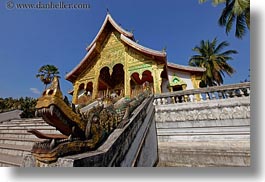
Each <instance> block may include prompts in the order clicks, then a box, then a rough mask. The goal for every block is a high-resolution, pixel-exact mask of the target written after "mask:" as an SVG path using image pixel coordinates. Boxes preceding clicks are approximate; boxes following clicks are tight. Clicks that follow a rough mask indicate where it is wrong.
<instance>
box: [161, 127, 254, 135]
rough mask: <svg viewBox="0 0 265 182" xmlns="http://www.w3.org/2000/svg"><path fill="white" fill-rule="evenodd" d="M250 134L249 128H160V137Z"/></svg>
mask: <svg viewBox="0 0 265 182" xmlns="http://www.w3.org/2000/svg"><path fill="white" fill-rule="evenodd" d="M241 132H243V133H246V132H249V133H250V127H249V126H240V127H239V126H232V127H230V126H228V127H198V128H159V129H157V134H158V135H181V134H184V135H188V134H194V135H196V134H198V135H201V134H219V133H220V134H225V133H227V134H230V133H235V134H236V133H241Z"/></svg>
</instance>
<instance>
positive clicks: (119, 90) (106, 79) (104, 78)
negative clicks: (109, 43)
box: [98, 64, 124, 98]
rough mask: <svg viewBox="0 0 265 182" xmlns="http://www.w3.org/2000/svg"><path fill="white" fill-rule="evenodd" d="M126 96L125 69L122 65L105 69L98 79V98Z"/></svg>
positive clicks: (101, 71)
mask: <svg viewBox="0 0 265 182" xmlns="http://www.w3.org/2000/svg"><path fill="white" fill-rule="evenodd" d="M123 96H124V69H123V65H122V64H116V65H114V67H113V68H112V70H110V69H109V67H103V68H102V69H101V70H100V75H99V78H98V98H106V97H123Z"/></svg>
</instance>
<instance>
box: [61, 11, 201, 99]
mask: <svg viewBox="0 0 265 182" xmlns="http://www.w3.org/2000/svg"><path fill="white" fill-rule="evenodd" d="M86 50H87V54H86V55H85V57H84V58H83V59H82V60H81V62H80V63H79V64H78V65H77V66H76V67H75V68H74V69H73V70H72V71H71V72H69V73H68V74H67V75H66V79H67V80H69V81H70V82H72V83H73V87H74V88H73V90H72V92H71V94H72V95H73V103H74V104H88V103H89V102H91V101H93V100H95V99H97V98H104V97H110V96H117V97H127V98H131V97H134V96H136V95H138V94H139V93H141V92H143V91H144V90H146V89H149V90H150V91H151V92H152V93H153V94H160V93H163V92H171V91H177V90H185V89H192V88H198V85H199V82H200V78H201V75H202V73H203V72H204V71H205V70H204V69H202V68H194V67H190V66H182V65H177V64H173V63H168V61H167V54H166V52H165V51H156V50H152V49H150V48H146V47H144V46H142V45H140V44H138V43H137V42H136V41H135V39H134V35H133V34H132V33H131V32H128V31H126V30H124V29H123V28H121V27H120V26H119V25H118V24H117V23H116V22H115V21H114V20H113V18H112V17H111V15H110V14H107V16H106V18H105V21H104V22H103V25H102V26H101V28H100V30H99V32H98V34H97V35H96V37H95V39H94V40H93V41H92V43H91V44H90V45H89V46H88V47H87V49H86Z"/></svg>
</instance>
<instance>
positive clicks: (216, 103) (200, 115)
mask: <svg viewBox="0 0 265 182" xmlns="http://www.w3.org/2000/svg"><path fill="white" fill-rule="evenodd" d="M240 86H242V85H240ZM248 86H249V85H248ZM220 88H222V87H220ZM227 88H228V87H227ZM229 88H230V87H229ZM231 88H233V87H231ZM236 88H238V87H236ZM196 91H197V92H196V94H197V93H199V94H201V93H200V92H199V89H197V90H196ZM191 93H192V90H191V91H189V95H190V94H191ZM237 93H239V92H238V91H237ZM231 95H234V96H235V95H236V94H231ZM172 96H173V94H171V95H170V97H172ZM180 96H181V93H180V92H178V95H177V96H175V98H178V97H180ZM158 98H159V96H157V97H156V99H158ZM159 99H160V100H161V101H162V100H164V101H165V100H166V98H165V97H163V98H161V97H160V98H159ZM161 103H162V104H160V105H156V106H155V111H156V112H155V120H156V126H157V136H158V149H159V164H158V166H186V167H191V166H196V167H202V166H250V97H249V94H246V96H245V95H238V97H236V96H235V97H225V98H223V97H220V98H219V99H216V98H213V97H212V99H211V100H210V99H208V100H207V99H205V100H203V101H200V102H199V101H197V102H189V101H188V99H185V97H184V96H183V98H182V99H181V102H178V103H171V104H170V103H166V102H161ZM163 103H164V104H163Z"/></svg>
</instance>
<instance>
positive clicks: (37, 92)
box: [30, 88, 40, 95]
mask: <svg viewBox="0 0 265 182" xmlns="http://www.w3.org/2000/svg"><path fill="white" fill-rule="evenodd" d="M30 91H31V92H32V93H34V94H38V95H40V91H39V89H37V88H30Z"/></svg>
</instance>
